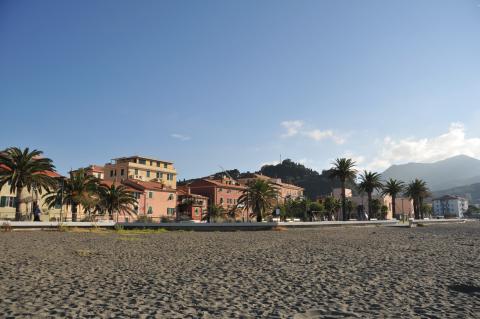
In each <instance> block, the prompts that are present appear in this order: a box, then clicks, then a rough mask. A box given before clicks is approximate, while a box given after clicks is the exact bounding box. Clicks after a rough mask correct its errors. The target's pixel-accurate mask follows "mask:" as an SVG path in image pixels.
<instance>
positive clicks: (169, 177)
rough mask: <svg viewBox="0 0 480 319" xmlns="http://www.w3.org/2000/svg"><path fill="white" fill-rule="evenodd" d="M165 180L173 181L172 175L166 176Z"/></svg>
mask: <svg viewBox="0 0 480 319" xmlns="http://www.w3.org/2000/svg"><path fill="white" fill-rule="evenodd" d="M167 180H169V181H173V174H170V173H169V174H167Z"/></svg>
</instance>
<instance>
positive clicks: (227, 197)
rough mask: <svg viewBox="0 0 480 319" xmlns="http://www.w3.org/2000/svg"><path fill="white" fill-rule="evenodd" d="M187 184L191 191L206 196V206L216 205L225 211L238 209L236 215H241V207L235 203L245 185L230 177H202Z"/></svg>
mask: <svg viewBox="0 0 480 319" xmlns="http://www.w3.org/2000/svg"><path fill="white" fill-rule="evenodd" d="M188 186H189V187H190V190H191V192H192V193H195V194H198V195H202V196H205V197H207V198H208V206H210V205H216V206H219V207H222V208H223V209H224V210H225V211H232V210H238V212H237V214H236V215H238V214H240V215H241V213H242V212H241V210H242V207H238V206H237V204H238V199H239V198H240V196H242V194H243V191H244V190H245V189H246V187H245V186H244V185H241V184H240V183H238V182H237V181H235V180H233V179H232V178H229V177H222V178H219V179H210V178H202V179H198V180H195V181H193V182H191V183H190V184H189V185H188Z"/></svg>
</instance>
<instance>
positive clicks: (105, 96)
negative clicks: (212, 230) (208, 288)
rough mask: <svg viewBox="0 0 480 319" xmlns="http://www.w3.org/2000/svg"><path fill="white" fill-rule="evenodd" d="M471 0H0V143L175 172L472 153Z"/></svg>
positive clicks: (65, 164) (478, 76)
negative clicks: (164, 166) (169, 166)
mask: <svg viewBox="0 0 480 319" xmlns="http://www.w3.org/2000/svg"><path fill="white" fill-rule="evenodd" d="M479 39H480V0H442V1H437V0H421V1H419V0H405V1H394V0H392V1H386V0H363V1H353V0H335V1H333V0H323V1H322V0H314V1H306V0H298V1H291V0H290V1H281V0H271V1H268V0H263V1H248V0H242V1H234V0H231V1H224V0H218V1H208V0H203V1H194V0H191V1H187V0H178V1H176V0H175V1H174V0H169V1H160V0H158V1H157V0H155V1H133V0H132V1H124V0H110V1H107V0H105V1H93V0H86V1H62V0H59V1H50V0H43V1H34V0H32V1H28V0H22V1H17V0H11V1H10V0H0V118H1V122H0V148H6V147H9V146H18V147H30V148H35V149H40V150H43V151H44V153H45V156H47V157H49V158H52V159H53V160H54V163H55V165H56V167H57V169H58V170H59V172H61V173H63V174H65V173H66V172H67V171H69V170H70V169H72V168H78V167H82V166H86V165H89V164H104V163H106V162H108V161H109V160H110V159H112V158H116V157H120V156H130V155H144V156H151V157H154V158H158V159H164V160H169V161H173V162H174V163H175V167H176V169H177V171H178V174H179V178H180V179H183V178H193V177H201V176H206V175H208V174H211V173H213V172H216V171H220V170H221V169H222V168H224V169H233V168H238V169H240V170H241V171H247V170H249V171H255V170H258V169H259V168H260V167H261V166H262V165H264V164H266V163H276V162H278V161H279V160H280V158H282V159H285V158H290V159H292V160H294V161H297V162H301V163H303V164H305V165H306V166H308V167H312V168H314V169H317V170H322V169H326V168H329V167H330V166H331V162H332V161H333V160H334V159H335V158H337V157H351V158H353V159H354V160H356V161H357V164H358V166H359V168H365V169H370V170H375V171H379V172H381V171H383V170H385V169H386V168H388V166H390V165H392V164H401V163H406V162H431V161H436V160H440V159H444V158H447V157H450V156H452V155H458V154H466V155H470V156H473V157H477V158H480V125H478V123H480V41H479Z"/></svg>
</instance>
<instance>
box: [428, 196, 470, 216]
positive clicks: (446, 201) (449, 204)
mask: <svg viewBox="0 0 480 319" xmlns="http://www.w3.org/2000/svg"><path fill="white" fill-rule="evenodd" d="M432 209H433V215H434V216H435V217H443V218H463V216H464V214H465V213H466V212H467V210H468V200H467V199H466V198H463V197H460V196H454V195H445V196H442V197H438V198H434V199H433V204H432Z"/></svg>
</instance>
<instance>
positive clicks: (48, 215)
mask: <svg viewBox="0 0 480 319" xmlns="http://www.w3.org/2000/svg"><path fill="white" fill-rule="evenodd" d="M44 174H46V175H48V176H50V177H53V178H59V177H60V175H59V174H58V173H56V172H45V173H44ZM46 193H47V192H46V191H45V190H42V192H41V194H40V192H39V191H34V190H33V189H32V190H31V191H30V192H29V191H28V190H27V189H26V188H24V189H23V192H22V195H23V196H22V198H23V201H22V203H21V204H20V212H22V214H23V216H24V218H26V219H27V220H28V219H30V220H33V216H32V210H33V203H34V202H37V203H38V204H39V207H40V210H41V211H42V214H41V215H40V219H41V221H50V220H58V219H59V218H60V205H58V206H57V207H54V208H48V206H47V205H46V204H45V201H44V198H43V197H44V195H45V194H46ZM15 202H16V194H15V193H10V185H8V184H5V185H4V186H3V187H2V188H0V220H14V219H15ZM64 209H65V207H64Z"/></svg>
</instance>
